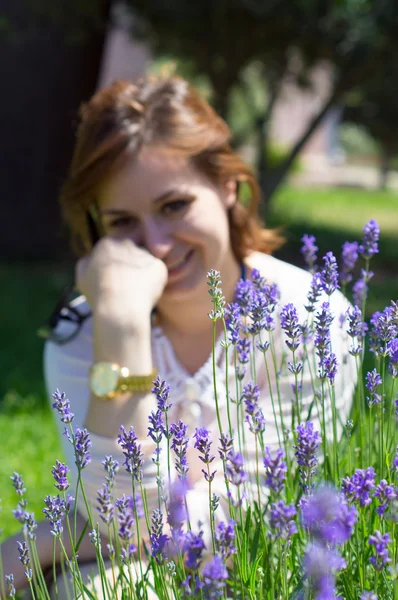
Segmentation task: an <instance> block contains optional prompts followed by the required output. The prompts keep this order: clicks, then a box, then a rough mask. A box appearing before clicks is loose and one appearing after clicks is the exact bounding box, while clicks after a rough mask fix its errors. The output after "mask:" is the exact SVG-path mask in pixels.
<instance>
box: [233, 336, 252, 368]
mask: <svg viewBox="0 0 398 600" xmlns="http://www.w3.org/2000/svg"><path fill="white" fill-rule="evenodd" d="M250 348H251V342H250V340H248V339H247V338H241V339H240V340H238V342H237V344H236V352H237V356H238V361H239V362H240V363H241V364H242V365H245V364H247V363H248V362H249V360H250Z"/></svg>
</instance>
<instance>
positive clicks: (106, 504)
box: [97, 482, 114, 525]
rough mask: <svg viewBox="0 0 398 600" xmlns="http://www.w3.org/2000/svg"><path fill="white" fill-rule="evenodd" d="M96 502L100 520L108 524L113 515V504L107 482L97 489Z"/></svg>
mask: <svg viewBox="0 0 398 600" xmlns="http://www.w3.org/2000/svg"><path fill="white" fill-rule="evenodd" d="M97 502H98V504H97V511H98V512H99V516H100V519H101V521H103V522H104V523H106V524H107V525H110V523H111V522H112V521H113V517H114V504H113V502H112V494H111V491H110V489H109V483H108V482H105V483H104V484H103V485H102V488H100V489H99V490H98V491H97Z"/></svg>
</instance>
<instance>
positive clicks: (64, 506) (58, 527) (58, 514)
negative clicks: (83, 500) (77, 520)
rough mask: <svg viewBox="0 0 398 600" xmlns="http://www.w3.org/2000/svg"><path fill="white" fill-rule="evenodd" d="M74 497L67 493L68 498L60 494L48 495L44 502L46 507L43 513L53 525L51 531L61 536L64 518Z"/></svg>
mask: <svg viewBox="0 0 398 600" xmlns="http://www.w3.org/2000/svg"><path fill="white" fill-rule="evenodd" d="M73 500H74V498H72V496H70V495H69V494H68V495H67V498H66V499H64V498H61V496H60V495H59V494H58V495H57V496H46V497H45V498H44V504H45V505H46V508H43V513H44V514H45V516H46V519H47V520H48V521H49V522H50V525H51V527H52V529H51V533H52V534H53V535H54V536H56V537H60V536H61V535H62V532H63V524H62V523H63V520H64V518H65V516H66V515H67V514H68V513H69V511H70V507H71V505H72V502H73Z"/></svg>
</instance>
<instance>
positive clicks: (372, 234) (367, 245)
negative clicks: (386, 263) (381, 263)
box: [358, 219, 380, 258]
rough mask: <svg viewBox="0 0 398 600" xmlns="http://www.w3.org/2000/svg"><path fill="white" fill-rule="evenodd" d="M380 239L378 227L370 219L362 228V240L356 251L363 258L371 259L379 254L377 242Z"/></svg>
mask: <svg viewBox="0 0 398 600" xmlns="http://www.w3.org/2000/svg"><path fill="white" fill-rule="evenodd" d="M379 237H380V227H379V225H378V223H377V222H376V221H374V220H373V219H371V220H370V221H369V222H368V223H366V225H365V227H364V228H363V238H362V243H361V244H360V246H359V248H358V251H359V254H361V256H363V257H364V258H372V256H374V255H375V254H377V253H378V252H379V246H378V241H379Z"/></svg>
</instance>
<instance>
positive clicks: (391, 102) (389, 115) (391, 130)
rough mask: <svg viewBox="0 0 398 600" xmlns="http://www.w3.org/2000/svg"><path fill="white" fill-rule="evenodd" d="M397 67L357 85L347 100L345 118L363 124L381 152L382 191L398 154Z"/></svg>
mask: <svg viewBox="0 0 398 600" xmlns="http://www.w3.org/2000/svg"><path fill="white" fill-rule="evenodd" d="M397 96H398V65H397V64H396V62H395V60H390V61H388V63H387V64H385V65H384V66H383V69H380V70H379V71H376V72H375V73H374V75H373V76H372V77H371V78H370V79H368V80H366V81H363V82H362V83H361V85H359V86H357V87H356V88H355V89H354V90H353V91H352V93H351V94H350V95H349V97H348V99H347V104H346V107H345V109H344V115H343V119H344V120H345V121H347V122H351V123H355V124H357V125H361V126H362V127H364V128H365V130H366V131H367V133H368V134H369V135H370V136H371V137H372V138H373V139H374V140H375V141H376V142H377V144H378V146H379V149H380V180H379V181H380V188H381V189H385V188H386V187H387V179H388V173H389V171H390V168H391V161H392V159H393V158H394V157H396V156H397V155H398V111H397Z"/></svg>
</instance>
